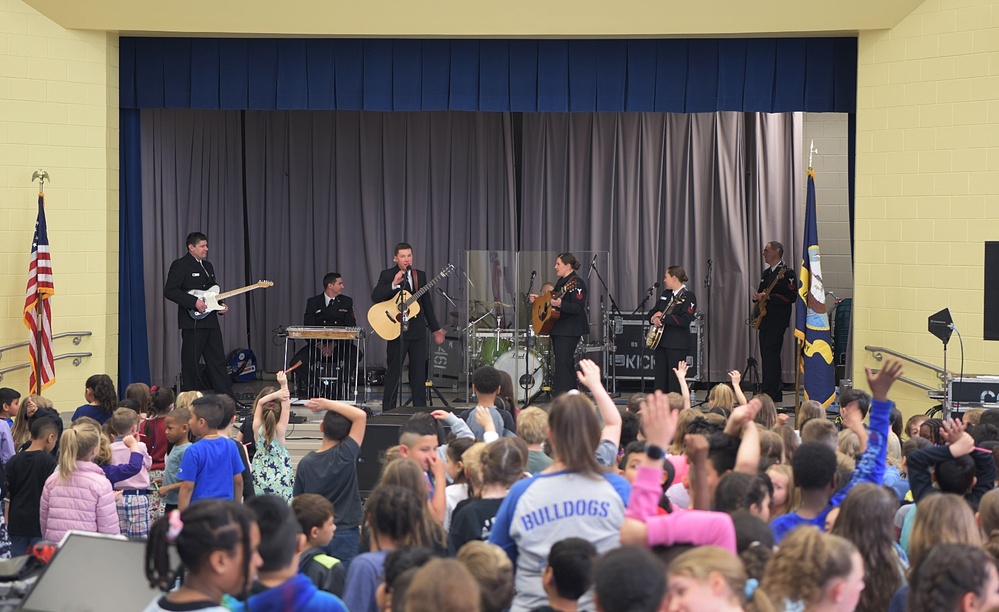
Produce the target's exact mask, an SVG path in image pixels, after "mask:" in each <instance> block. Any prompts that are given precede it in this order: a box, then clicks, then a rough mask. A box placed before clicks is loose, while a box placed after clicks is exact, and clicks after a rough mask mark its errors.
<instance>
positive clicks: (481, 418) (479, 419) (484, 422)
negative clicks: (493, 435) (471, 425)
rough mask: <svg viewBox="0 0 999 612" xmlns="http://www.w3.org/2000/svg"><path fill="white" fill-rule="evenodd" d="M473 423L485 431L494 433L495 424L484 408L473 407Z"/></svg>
mask: <svg viewBox="0 0 999 612" xmlns="http://www.w3.org/2000/svg"><path fill="white" fill-rule="evenodd" d="M475 422H476V423H478V424H479V425H480V426H481V427H482V429H484V430H486V431H492V432H495V431H496V423H494V422H493V415H492V414H491V413H490V412H489V409H488V408H486V407H485V406H476V407H475Z"/></svg>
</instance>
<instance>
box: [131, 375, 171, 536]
mask: <svg viewBox="0 0 999 612" xmlns="http://www.w3.org/2000/svg"><path fill="white" fill-rule="evenodd" d="M173 400H174V395H173V390H172V389H169V388H166V387H160V388H158V389H156V390H155V391H153V393H152V396H151V397H150V404H149V413H148V414H147V415H146V420H144V421H143V422H142V423H141V424H140V425H139V431H140V433H141V436H142V440H143V441H144V442H145V443H146V447H147V448H148V449H149V456H150V457H152V459H153V461H152V464H151V465H150V466H149V479H150V480H151V481H157V480H162V479H163V469H164V468H165V467H166V456H167V451H169V450H170V448H169V447H170V446H171V445H172V444H173V443H172V442H170V440H169V439H167V435H166V416H167V414H169V413H170V411H171V410H173ZM163 512H164V510H163V498H162V497H160V496H159V495H150V496H149V520H150V521H155V520H156V519H158V518H160V517H161V516H163Z"/></svg>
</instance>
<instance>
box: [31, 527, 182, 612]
mask: <svg viewBox="0 0 999 612" xmlns="http://www.w3.org/2000/svg"><path fill="white" fill-rule="evenodd" d="M171 552H173V551H171ZM171 556H173V555H171ZM174 562H176V559H174ZM145 567H146V543H145V542H132V541H128V540H121V539H117V538H114V537H111V536H103V535H100V534H96V533H76V532H71V533H69V534H67V536H66V538H65V539H64V540H63V542H62V545H61V546H60V547H59V550H58V551H57V552H56V554H55V556H53V557H52V561H51V562H49V564H48V565H47V566H46V567H45V569H44V570H42V573H41V575H39V576H38V580H37V581H36V582H35V585H34V587H33V588H32V589H31V592H30V593H28V596H27V597H25V598H24V601H23V603H22V604H21V606H22V608H21V609H23V610H35V611H38V612H48V611H52V612H55V611H57V610H58V611H60V612H67V611H68V612H89V611H91V610H93V611H94V612H97V611H104V610H112V609H115V610H142V609H144V608H145V607H146V606H147V605H149V602H151V601H153V599H154V598H155V597H157V596H158V595H162V594H163V593H162V592H161V591H159V590H156V589H152V588H150V587H149V582H148V581H147V580H146V576H145Z"/></svg>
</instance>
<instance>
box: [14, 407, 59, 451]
mask: <svg viewBox="0 0 999 612" xmlns="http://www.w3.org/2000/svg"><path fill="white" fill-rule="evenodd" d="M28 402H31V403H33V404H34V405H35V406H36V408H37V409H38V410H41V409H42V408H45V409H48V410H51V409H52V406H53V404H52V400H50V399H47V398H44V397H42V396H41V395H28V396H26V397H24V398H21V405H20V406H19V407H18V409H17V418H16V419H14V427H13V428H11V430H10V435H11V437H13V438H14V449H15V450H17V449H19V448H21V447H22V446H24V443H25V442H27V441H28V440H30V439H31V423H30V422H29V420H30V419H31V418H32V417H29V416H28ZM35 414H38V412H37V411H36V412H35Z"/></svg>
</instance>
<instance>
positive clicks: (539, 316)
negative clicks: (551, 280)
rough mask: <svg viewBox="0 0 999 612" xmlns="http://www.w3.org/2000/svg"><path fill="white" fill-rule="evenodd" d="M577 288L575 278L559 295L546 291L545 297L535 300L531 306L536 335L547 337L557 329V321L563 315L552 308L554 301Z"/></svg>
mask: <svg viewBox="0 0 999 612" xmlns="http://www.w3.org/2000/svg"><path fill="white" fill-rule="evenodd" d="M575 288H576V279H575V278H573V279H571V280H570V281H569V282H567V283H566V284H565V285H564V286H563V287H562V290H561V291H559V292H558V293H554V292H552V291H546V292H545V294H544V295H539V296H538V298H537V299H536V300H534V304H532V305H531V327H533V328H534V333H535V334H537V335H539V336H547V335H548V334H550V333H551V331H552V328H553V327H555V321H558V318H559V316H560V315H561V313H560V312H559V311H558V309H557V308H555V307H554V306H552V300H557V299H559V298H561V297H562V296H564V295H565V294H566V293H568V292H570V291H572V290H573V289H575Z"/></svg>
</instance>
